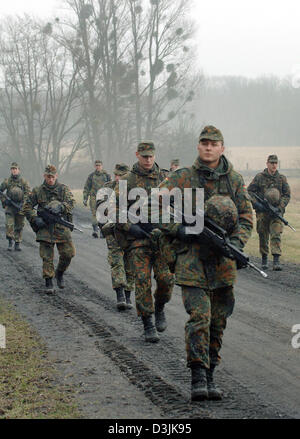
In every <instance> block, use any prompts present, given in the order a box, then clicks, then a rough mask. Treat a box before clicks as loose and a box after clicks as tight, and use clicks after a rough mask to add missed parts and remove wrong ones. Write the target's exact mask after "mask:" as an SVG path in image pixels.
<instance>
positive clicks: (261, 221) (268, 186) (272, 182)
mask: <svg viewBox="0 0 300 439" xmlns="http://www.w3.org/2000/svg"><path fill="white" fill-rule="evenodd" d="M277 167H278V157H277V155H275V154H272V155H269V157H268V159H267V168H266V169H265V170H264V171H263V172H260V173H259V174H257V175H256V176H255V177H254V179H253V180H252V182H251V183H250V185H249V186H248V192H249V195H250V196H251V198H252V204H253V208H254V209H255V211H256V220H257V228H256V230H257V233H258V236H259V251H260V254H261V255H262V268H263V269H265V270H266V269H267V268H268V253H269V239H270V244H271V253H272V255H273V270H275V271H280V270H282V267H281V265H280V255H281V245H280V244H281V234H282V231H283V223H282V221H280V219H279V218H276V217H274V216H271V215H270V214H268V213H266V212H265V211H264V210H263V209H262V206H261V205H260V203H259V202H258V201H257V200H256V199H255V197H254V196H253V194H256V195H258V196H259V197H260V198H266V199H267V200H268V201H269V203H270V204H272V206H274V207H275V208H276V209H277V212H278V213H279V214H280V215H283V214H284V212H285V208H286V206H287V205H288V203H289V201H290V198H291V191H290V186H289V184H288V182H287V179H286V177H285V176H284V175H282V174H280V173H279V172H278V171H277Z"/></svg>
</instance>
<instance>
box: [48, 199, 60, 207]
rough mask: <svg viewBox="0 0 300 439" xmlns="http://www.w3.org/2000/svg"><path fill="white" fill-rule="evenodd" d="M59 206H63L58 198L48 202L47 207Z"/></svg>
mask: <svg viewBox="0 0 300 439" xmlns="http://www.w3.org/2000/svg"><path fill="white" fill-rule="evenodd" d="M57 206H61V202H60V201H58V200H52V201H50V203H48V204H47V207H48V208H50V209H53V208H56V207H57Z"/></svg>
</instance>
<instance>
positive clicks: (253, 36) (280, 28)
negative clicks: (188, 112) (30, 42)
mask: <svg viewBox="0 0 300 439" xmlns="http://www.w3.org/2000/svg"><path fill="white" fill-rule="evenodd" d="M119 1H122V0H119ZM59 3H60V2H59V0H0V15H1V16H3V15H6V14H11V15H13V14H22V13H23V12H27V13H34V15H37V16H42V17H47V16H49V15H50V16H53V15H55V14H56V12H57V7H58V5H59ZM193 17H194V18H195V19H196V20H197V23H198V33H197V50H198V59H199V66H200V67H201V68H202V69H203V72H204V73H206V74H209V75H244V76H249V77H256V76H260V75H269V74H273V75H278V76H285V75H292V74H293V72H294V71H295V70H297V71H300V0H194V6H193Z"/></svg>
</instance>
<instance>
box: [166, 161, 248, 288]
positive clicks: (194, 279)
mask: <svg viewBox="0 0 300 439" xmlns="http://www.w3.org/2000/svg"><path fill="white" fill-rule="evenodd" d="M201 187H203V188H204V199H205V201H206V200H207V199H209V198H210V197H211V196H213V195H217V194H218V195H224V196H228V197H231V198H232V200H233V201H234V203H235V205H236V207H237V210H238V215H239V224H238V227H237V229H236V231H235V232H234V234H232V235H231V236H230V239H232V238H238V239H239V241H240V242H241V244H242V245H245V244H246V242H247V241H248V239H249V237H250V235H251V232H252V228H253V218H252V207H251V203H250V200H249V195H248V193H247V190H246V188H245V185H244V181H243V177H242V176H241V175H240V174H238V173H237V172H236V171H234V169H233V167H232V165H231V163H230V162H229V161H228V160H227V159H226V157H225V156H221V160H220V164H219V166H218V168H217V169H215V170H214V169H210V168H208V167H207V166H205V165H204V164H203V163H202V162H201V160H200V159H199V158H197V159H196V161H195V162H194V164H193V166H192V167H189V168H181V169H178V170H176V171H174V172H172V173H171V174H170V175H169V176H168V177H167V178H166V180H165V181H164V182H162V183H161V185H160V189H168V190H169V191H171V190H172V189H173V188H180V190H181V191H182V193H183V191H184V188H201ZM179 227H180V224H176V223H175V224H174V223H173V224H172V223H170V224H161V225H160V228H161V230H163V231H164V232H165V233H166V234H167V235H169V236H173V237H174V242H175V245H176V253H177V258H176V263H175V278H176V283H177V284H178V285H187V286H193V287H199V288H208V289H210V290H214V289H217V288H222V287H225V286H229V285H233V284H234V282H235V280H236V263H235V261H232V260H231V259H228V258H225V257H223V256H220V255H218V254H216V253H215V252H214V251H213V250H211V249H209V250H207V249H205V248H203V247H204V245H203V244H202V245H201V244H200V243H199V242H196V241H193V242H192V243H191V244H188V245H187V244H186V243H183V242H180V241H179V240H177V239H176V234H177V231H178V228H179ZM166 259H168V255H166Z"/></svg>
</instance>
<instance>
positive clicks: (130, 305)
mask: <svg viewBox="0 0 300 439" xmlns="http://www.w3.org/2000/svg"><path fill="white" fill-rule="evenodd" d="M130 294H131V291H128V290H125V299H126V308H127V309H131V308H132V303H131V299H130Z"/></svg>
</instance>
